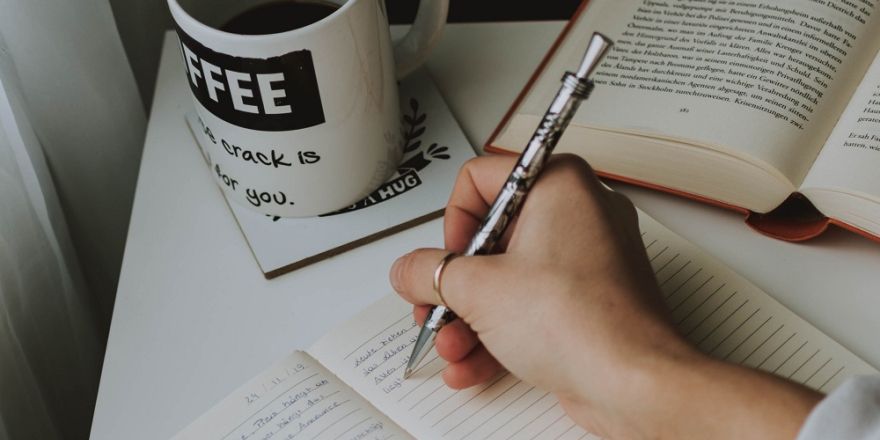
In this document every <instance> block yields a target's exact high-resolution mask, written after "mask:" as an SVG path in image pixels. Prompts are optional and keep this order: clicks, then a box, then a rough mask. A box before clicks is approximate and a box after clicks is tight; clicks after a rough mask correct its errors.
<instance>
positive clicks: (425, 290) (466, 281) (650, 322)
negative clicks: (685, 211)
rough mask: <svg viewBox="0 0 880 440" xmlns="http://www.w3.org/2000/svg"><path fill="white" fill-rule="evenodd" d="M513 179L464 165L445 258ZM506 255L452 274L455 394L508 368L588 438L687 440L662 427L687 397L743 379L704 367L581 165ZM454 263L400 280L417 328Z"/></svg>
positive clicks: (415, 267)
mask: <svg viewBox="0 0 880 440" xmlns="http://www.w3.org/2000/svg"><path fill="white" fill-rule="evenodd" d="M513 165H514V158H511V157H500V156H491V157H483V158H478V159H475V160H472V161H470V162H468V163H467V164H466V165H465V167H464V168H463V169H462V172H461V174H460V175H459V178H458V180H457V182H456V184H455V188H454V190H453V193H452V196H451V198H450V201H449V205H448V206H447V209H446V216H445V225H444V226H445V245H446V248H447V249H448V251H454V252H462V251H464V249H465V248H466V247H467V244H468V242H469V241H470V239H471V237H472V236H473V234H474V232H475V231H476V229H477V227H478V226H479V224H480V222H481V221H482V219H483V218H484V216H485V215H486V213H487V211H488V209H489V206H490V204H491V202H492V201H493V200H494V198H495V196H496V194H497V193H498V191H499V189H500V187H501V185H502V183H503V182H504V181H505V179H506V178H507V175H508V174H509V172H510V170H511V169H512V167H513ZM499 247H500V248H499V249H498V252H499V253H498V254H495V255H488V256H475V257H458V258H456V259H454V260H452V261H450V262H449V264H448V265H447V268H446V270H445V272H444V275H443V295H444V298H445V299H446V301H447V303H448V304H449V306H450V308H452V310H454V311H455V312H456V314H457V315H458V316H459V318H460V319H459V320H456V321H453V322H452V323H450V324H448V325H446V326H445V327H444V328H443V329H442V330H441V331H440V332H439V334H438V335H437V339H436V348H437V352H438V353H439V354H440V356H441V357H443V358H444V359H445V360H446V361H448V362H449V366H448V367H447V369H446V370H445V371H444V373H443V379H444V380H445V381H446V383H447V384H448V385H449V386H450V387H452V388H466V387H470V386H473V385H477V384H480V383H483V382H485V381H487V380H489V379H490V378H492V377H493V376H495V375H496V374H498V373H499V371H501V369H502V368H506V369H508V370H509V371H510V372H511V373H513V374H514V375H515V376H517V377H519V378H520V379H522V380H524V381H526V382H529V383H531V384H534V385H536V386H538V387H540V388H542V389H545V390H547V391H550V392H553V393H554V394H555V395H556V396H557V397H558V398H559V399H560V402H561V403H562V405H563V407H564V408H565V410H566V412H567V413H568V414H569V415H570V416H571V417H572V418H573V419H574V420H575V421H576V422H577V423H578V424H580V425H581V426H584V427H585V428H587V429H588V430H590V431H592V432H594V433H596V434H599V435H602V436H607V437H613V438H631V437H651V436H654V435H656V434H658V433H660V432H663V433H669V434H670V435H671V436H681V435H682V434H685V433H686V432H685V431H682V430H681V429H679V428H680V427H678V426H670V425H669V423H668V420H666V419H669V417H667V416H668V415H669V413H670V411H672V412H676V411H678V412H680V411H681V410H682V409H683V408H686V407H688V406H689V405H690V404H691V402H690V400H688V399H689V397H688V396H687V395H686V394H687V393H688V388H689V387H701V386H705V385H706V382H707V381H706V380H703V381H700V380H699V379H701V378H706V377H707V375H708V374H710V373H708V372H710V371H712V372H713V373H712V374H715V373H717V374H722V373H723V374H726V375H728V376H736V377H741V376H737V375H738V374H740V375H741V373H742V369H736V368H734V367H729V366H727V365H723V366H722V365H719V363H718V362H715V361H712V360H710V359H708V358H707V357H706V356H704V355H702V354H700V353H699V352H697V351H696V350H695V349H694V348H692V347H691V346H690V345H689V344H688V343H687V342H685V340H684V339H683V338H682V337H681V336H680V335H679V334H678V333H677V331H676V330H675V329H674V328H673V326H672V324H671V322H670V320H669V319H668V316H667V312H666V309H665V306H664V304H663V303H662V300H661V296H660V294H659V288H658V286H657V283H656V281H655V279H654V275H653V271H652V270H651V267H650V264H649V262H648V259H647V256H646V253H645V249H644V246H643V244H642V241H641V236H640V234H639V230H638V222H637V217H636V213H635V209H634V208H633V206H632V204H631V203H630V202H629V201H628V200H627V199H626V198H625V197H623V196H622V195H619V194H617V193H614V192H611V191H608V190H606V189H605V188H604V187H603V186H602V185H601V184H600V183H599V181H598V179H597V178H596V177H595V175H594V174H593V173H592V170H591V169H590V168H589V166H588V165H587V164H586V163H585V162H584V161H583V160H581V159H579V158H577V157H574V156H568V155H560V156H555V157H554V158H553V159H552V160H551V161H550V162H549V163H548V164H547V168H546V169H545V171H544V173H543V174H542V175H541V177H540V179H539V180H538V182H537V183H536V184H535V186H534V188H533V189H532V191H531V192H530V194H529V196H528V199H527V201H526V203H525V204H524V206H523V209H522V211H521V213H520V215H519V217H518V218H517V220H516V221H515V222H514V223H513V224H511V226H510V228H509V229H508V232H507V234H505V237H504V239H503V240H502V242H501V243H500V246H499ZM448 251H446V250H439V249H421V250H416V251H414V252H412V253H410V254H408V255H406V256H404V257H401V258H400V259H399V260H398V261H397V262H396V263H395V264H394V267H393V268H392V271H391V281H392V285H393V286H394V288H395V290H397V291H398V292H399V293H400V294H401V295H402V296H403V297H404V298H405V299H407V300H408V301H410V302H411V303H413V304H415V305H416V306H415V316H416V320H417V321H418V322H423V321H424V318H425V316H426V315H427V312H428V310H429V308H430V306H429V305H431V304H434V301H436V300H435V298H436V296H435V294H434V292H433V285H432V275H433V271H434V269H435V268H436V267H437V264H438V262H439V261H440V260H441V259H442V258H443V257H444V256H445V255H446V253H447V252H448ZM502 366H503V367H502ZM730 368H734V369H733V370H730ZM698 373H700V374H698ZM691 376H692V377H691ZM692 379H693V380H692ZM763 380H764V381H765V382H767V381H768V380H769V379H767V378H766V377H764V378H763ZM769 381H770V382H773V380H769ZM743 382H748V381H745V380H743V381H740V382H736V381H733V382H730V383H737V384H739V385H742V383H743ZM749 383H751V382H749ZM670 384H676V388H675V389H670ZM682 393H685V395H682ZM715 397H717V396H711V397H710V396H707V397H706V398H715ZM664 398H665V400H664ZM670 405H672V406H670ZM798 408H800V407H798ZM808 408H809V407H808ZM800 421H802V418H801V419H799V420H797V423H796V424H795V425H794V426H795V427H797V426H799V423H800ZM664 423H665V425H664ZM707 432H710V431H707V430H705V429H703V430H701V431H698V432H697V433H698V434H699V435H698V437H699V436H705V435H706V434H707ZM731 432H736V431H731ZM657 437H659V435H657Z"/></svg>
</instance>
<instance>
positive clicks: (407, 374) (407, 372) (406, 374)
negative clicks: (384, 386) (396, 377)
mask: <svg viewBox="0 0 880 440" xmlns="http://www.w3.org/2000/svg"><path fill="white" fill-rule="evenodd" d="M412 373H413V372H412V369H410V368H409V367H407V369H406V370H405V371H404V372H403V380H407V379H409V377H410V376H412Z"/></svg>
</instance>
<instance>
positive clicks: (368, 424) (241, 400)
mask: <svg viewBox="0 0 880 440" xmlns="http://www.w3.org/2000/svg"><path fill="white" fill-rule="evenodd" d="M269 438H273V439H284V440H298V439H302V440H312V439H327V440H331V439H332V440H390V439H411V438H412V437H410V436H409V435H408V434H406V433H405V432H404V431H403V430H401V429H400V428H399V427H398V426H397V425H395V424H394V423H393V422H391V421H390V420H388V418H387V417H385V416H384V415H383V414H382V413H380V412H378V411H377V410H376V409H375V408H373V406H371V405H370V404H369V403H367V402H366V401H365V400H363V398H362V397H361V396H359V395H358V394H357V393H355V392H353V391H352V390H351V389H349V388H348V387H347V386H346V385H345V384H344V383H342V382H341V381H340V380H339V379H337V378H336V376H334V375H333V374H331V373H330V372H328V371H327V370H326V369H324V367H322V366H321V364H319V363H317V362H315V360H314V359H312V358H311V357H309V355H307V354H305V353H303V352H299V351H297V352H294V353H292V354H291V355H290V356H288V357H287V358H286V359H284V360H282V361H280V362H278V363H277V364H275V365H273V366H272V367H271V368H269V369H267V370H266V371H264V372H262V373H260V375H259V376H257V377H255V378H254V379H252V380H251V381H249V382H248V383H246V384H244V385H242V386H241V388H239V389H237V390H236V391H234V392H232V394H230V395H229V396H227V397H226V398H225V399H224V400H223V401H222V402H220V403H219V404H217V406H215V407H214V408H212V409H211V410H210V411H208V412H207V413H205V414H204V415H202V416H201V417H199V419H198V420H196V421H195V422H193V423H192V424H191V425H190V426H188V427H187V428H186V429H184V430H183V431H181V432H180V433H178V434H177V435H176V436H175V437H174V439H175V440H206V439H216V440H266V439H269Z"/></svg>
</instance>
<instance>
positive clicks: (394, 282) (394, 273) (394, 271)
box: [391, 254, 409, 292]
mask: <svg viewBox="0 0 880 440" xmlns="http://www.w3.org/2000/svg"><path fill="white" fill-rule="evenodd" d="M408 256H409V254H406V255H403V256H401V257H400V258H398V259H397V260H395V261H394V264H392V265H391V287H392V288H394V290H396V291H398V292H400V279H401V272H402V271H403V262H404V260H406V258H407V257H408Z"/></svg>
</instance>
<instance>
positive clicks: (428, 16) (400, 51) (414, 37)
mask: <svg viewBox="0 0 880 440" xmlns="http://www.w3.org/2000/svg"><path fill="white" fill-rule="evenodd" d="M448 13H449V0H419V11H418V12H417V13H416V19H415V22H413V25H412V27H411V28H410V29H409V32H407V34H406V36H404V37H403V39H401V40H400V41H399V42H398V43H397V44H396V45H395V46H394V61H395V63H396V66H397V67H396V69H397V78H398V79H401V78H403V77H405V76H407V75H409V74H410V73H412V72H413V71H414V70H416V69H417V68H418V67H419V66H421V65H422V64H423V63H424V62H425V60H427V59H428V53H429V52H430V51H431V48H433V47H434V45H435V44H437V41H438V40H439V39H440V34H441V33H442V31H443V26H444V25H446V16H447V14H448Z"/></svg>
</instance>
